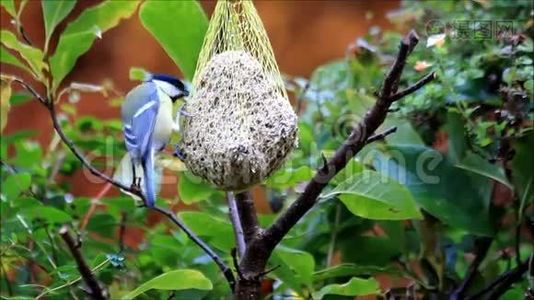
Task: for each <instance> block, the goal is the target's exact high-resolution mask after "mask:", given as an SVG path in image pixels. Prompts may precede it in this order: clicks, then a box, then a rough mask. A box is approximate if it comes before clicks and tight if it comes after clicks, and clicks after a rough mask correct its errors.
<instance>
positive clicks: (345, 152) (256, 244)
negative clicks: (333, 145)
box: [235, 31, 435, 299]
mask: <svg viewBox="0 0 534 300" xmlns="http://www.w3.org/2000/svg"><path fill="white" fill-rule="evenodd" d="M418 41H419V37H418V36H417V34H416V33H415V31H411V32H410V33H408V34H407V35H406V36H405V37H404V38H403V39H402V41H401V43H400V48H399V52H398V54H397V57H396V59H395V61H394V63H393V66H392V67H391V69H390V70H389V72H388V73H387V75H386V78H385V79H384V83H383V84H382V88H381V90H380V92H379V93H378V95H377V96H378V99H377V101H376V103H375V104H374V106H373V107H372V108H371V109H370V110H369V111H368V112H367V113H366V114H365V116H364V117H363V119H362V120H361V121H360V122H359V123H358V125H357V126H356V127H355V128H354V129H353V131H352V133H351V134H350V135H349V137H348V138H347V139H346V140H345V142H344V143H343V144H342V145H341V146H340V147H339V148H338V149H337V151H336V152H335V153H334V156H333V157H332V158H331V160H330V161H325V164H324V165H323V166H322V167H320V168H319V169H318V170H317V173H316V174H315V176H314V177H313V178H312V180H310V182H309V183H308V184H307V185H306V187H305V188H304V191H303V193H302V194H300V196H299V197H298V198H297V199H296V200H295V201H294V202H293V203H292V204H291V205H290V206H289V208H288V209H287V210H286V211H285V212H284V213H282V214H281V215H280V216H279V217H278V219H277V220H276V221H275V222H274V223H273V224H272V225H271V226H270V227H269V228H267V229H266V230H264V231H259V232H258V233H257V235H256V237H255V238H252V239H249V241H248V242H247V249H246V251H245V255H244V256H243V257H242V259H241V262H240V270H241V272H242V273H243V276H244V278H243V279H240V280H239V282H238V285H237V287H236V293H235V294H236V299H257V297H259V284H260V282H259V276H260V275H261V274H262V272H263V270H264V269H265V266H266V264H267V260H268V259H269V257H270V255H271V253H272V251H273V250H274V248H275V247H276V245H278V243H280V241H281V240H282V239H283V237H284V236H285V235H286V234H287V233H288V232H289V230H291V228H293V226H295V225H296V224H297V222H298V221H299V220H300V219H301V218H302V217H303V216H304V215H305V214H306V213H307V212H308V211H309V210H310V209H311V208H312V207H313V206H314V205H315V203H316V202H317V199H318V197H319V195H320V194H321V192H322V190H323V188H324V187H326V186H327V185H328V182H329V181H330V180H331V179H332V178H333V177H334V176H335V175H336V174H337V173H338V172H339V171H341V170H342V169H343V168H344V167H345V166H346V165H347V163H348V162H349V161H350V160H351V159H352V158H353V157H354V156H355V155H356V154H357V153H358V152H359V151H360V150H361V149H362V148H363V147H364V146H365V145H367V144H368V140H369V139H370V138H371V141H373V140H377V139H380V138H383V136H385V134H388V133H387V131H386V132H385V133H384V134H382V135H380V134H379V135H376V136H373V133H374V132H375V131H376V129H377V128H378V127H379V126H380V125H381V124H382V123H383V122H384V120H385V118H386V115H387V113H388V110H389V108H390V106H391V104H392V103H393V101H392V100H391V99H392V98H391V97H392V96H393V95H395V94H396V93H397V90H398V85H399V82H400V78H401V74H402V71H403V69H404V66H405V64H406V59H407V58H408V55H409V54H410V53H411V52H412V51H413V49H414V47H415V46H416V45H417V43H418ZM426 78H428V79H426V80H424V81H422V82H419V83H417V84H415V85H414V86H411V87H409V88H407V89H406V90H407V91H409V92H410V93H411V92H414V91H416V90H417V89H420V88H422V87H423V86H424V85H425V84H427V83H428V82H430V81H431V80H432V79H434V78H435V76H434V75H428V76H427V77H426ZM406 94H408V92H404V94H402V95H406ZM391 130H393V129H390V130H388V131H391ZM238 204H239V201H238ZM238 207H239V206H238ZM240 215H241V219H242V224H248V223H249V221H247V220H245V221H243V218H244V214H241V211H240ZM243 227H244V230H245V235H246V228H245V226H243ZM255 297H256V298H255Z"/></svg>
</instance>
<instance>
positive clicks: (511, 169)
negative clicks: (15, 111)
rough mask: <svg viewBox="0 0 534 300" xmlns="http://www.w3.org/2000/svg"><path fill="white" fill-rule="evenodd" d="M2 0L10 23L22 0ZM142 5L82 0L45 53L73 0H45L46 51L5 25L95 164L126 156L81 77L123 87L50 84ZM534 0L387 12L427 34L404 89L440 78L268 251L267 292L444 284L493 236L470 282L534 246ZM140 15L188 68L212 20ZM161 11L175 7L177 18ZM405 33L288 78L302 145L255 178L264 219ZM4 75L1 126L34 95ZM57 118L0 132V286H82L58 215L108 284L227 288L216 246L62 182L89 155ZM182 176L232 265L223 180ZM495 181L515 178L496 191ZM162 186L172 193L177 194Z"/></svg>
mask: <svg viewBox="0 0 534 300" xmlns="http://www.w3.org/2000/svg"><path fill="white" fill-rule="evenodd" d="M1 4H2V7H3V8H4V9H5V10H6V11H7V12H8V13H9V14H10V15H11V16H12V17H13V18H14V19H15V21H16V23H17V24H19V22H20V15H21V14H22V13H23V9H24V5H25V1H13V0H2V2H1ZM138 4H139V3H138V2H137V1H104V2H103V3H101V4H98V5H96V6H93V7H91V8H88V9H87V10H85V11H84V12H83V13H82V14H81V15H80V16H79V17H78V18H77V19H75V20H74V21H72V22H71V23H69V24H68V25H67V27H66V29H65V31H64V32H62V33H60V37H59V42H58V45H57V47H53V48H55V49H56V51H55V52H54V53H53V54H52V53H49V50H48V48H49V47H48V41H49V40H50V36H52V34H53V31H54V29H55V28H56V26H57V25H58V24H59V23H60V22H61V21H62V20H63V19H64V18H65V17H66V16H67V15H68V14H69V12H70V10H71V9H72V8H73V7H74V5H75V1H54V3H53V4H52V3H48V2H43V13H44V25H43V27H44V28H45V33H46V41H47V43H46V46H45V47H44V49H38V48H36V47H33V46H30V45H27V44H25V43H24V42H23V41H22V40H21V39H20V37H18V36H20V34H19V32H14V31H10V30H8V29H3V30H2V35H1V42H2V46H1V47H2V48H1V51H2V52H1V57H0V58H1V62H2V63H3V64H9V65H13V66H15V67H17V68H19V69H20V71H21V72H25V73H27V74H29V75H32V76H33V78H34V80H35V81H36V82H39V83H42V84H43V85H44V86H45V87H47V94H48V95H52V96H55V97H57V98H58V99H57V101H59V100H61V99H63V100H62V102H61V104H60V110H61V114H60V118H61V124H62V126H63V128H64V130H65V132H66V133H67V134H68V136H69V137H70V138H71V139H72V140H73V141H74V142H75V144H76V145H77V146H78V147H79V148H80V149H82V150H83V151H84V152H85V153H87V154H88V155H90V156H91V157H96V158H98V159H94V160H93V163H94V164H95V166H96V167H98V168H100V169H106V170H108V171H109V170H110V169H114V168H116V167H117V166H116V163H115V162H118V161H120V158H121V157H122V156H123V155H124V153H125V149H124V146H123V145H122V142H121V141H122V137H121V124H120V121H119V120H118V118H117V119H114V120H100V119H98V118H94V117H89V116H81V115H79V114H78V112H77V107H76V105H77V103H78V101H79V100H80V97H83V96H82V95H81V94H83V93H86V92H98V93H103V94H106V95H108V97H109V105H110V106H117V104H120V103H121V96H122V95H118V94H116V93H115V92H114V91H113V88H112V86H110V85H109V84H107V83H103V84H102V85H99V86H94V87H91V86H87V85H81V84H79V83H71V84H69V85H66V87H64V88H63V89H60V88H62V86H61V82H62V81H63V79H64V78H65V77H66V75H67V74H68V73H69V72H71V71H72V69H73V68H74V67H75V63H76V60H77V59H78V58H79V57H80V56H81V55H83V54H84V53H85V52H86V51H88V50H89V49H90V47H91V45H92V43H93V41H94V40H95V39H96V38H97V37H100V35H101V34H103V33H105V31H106V30H108V29H111V28H112V27H114V26H117V25H119V22H120V20H121V19H123V18H127V17H130V16H132V14H133V13H134V12H135V10H136V9H137V8H138ZM531 10H532V7H531V4H530V3H529V2H528V1H491V2H490V1H482V0H480V1H429V2H415V1H407V2H405V3H404V4H403V6H402V7H401V8H400V9H398V10H397V11H394V12H391V13H390V14H389V16H390V18H391V20H392V21H393V22H394V23H395V24H396V25H397V26H399V30H400V31H402V30H406V29H408V28H415V29H416V30H417V31H418V32H419V33H420V36H421V43H420V45H419V46H418V47H417V48H416V49H415V51H414V53H413V54H412V55H411V56H410V59H409V62H408V65H407V66H406V70H405V74H404V76H403V81H402V82H401V83H400V85H401V87H402V86H407V85H409V84H410V83H414V82H416V81H417V80H418V79H419V78H420V77H422V75H424V74H426V73H428V72H430V71H435V72H436V73H437V75H438V79H437V80H435V81H434V82H432V83H430V84H429V85H427V86H426V87H425V88H423V89H421V90H419V91H418V92H416V93H415V94H412V95H410V96H408V97H406V98H404V99H402V100H401V101H398V102H397V103H395V104H394V107H393V111H392V112H391V113H390V114H389V116H388V119H387V120H386V122H385V125H384V126H383V128H382V130H385V129H387V128H389V127H390V126H397V127H398V129H397V132H396V133H394V134H393V135H390V136H388V137H387V138H386V140H385V141H382V142H378V143H374V144H370V145H368V146H366V148H365V149H364V150H363V151H362V152H361V153H359V154H358V156H357V157H356V158H354V159H353V160H352V161H351V162H350V163H349V165H348V166H347V168H346V169H345V170H343V171H342V172H340V173H339V174H338V175H337V176H336V177H335V178H334V180H332V182H330V184H329V185H328V187H327V188H326V189H325V190H324V192H323V194H322V196H321V199H320V201H319V203H318V204H317V205H316V207H315V208H314V209H313V210H312V211H311V212H310V213H308V214H307V215H306V217H305V218H304V219H303V220H302V221H301V222H300V223H299V224H298V225H297V226H296V227H295V228H294V229H293V230H292V231H291V232H290V233H289V234H288V235H287V236H286V237H285V239H284V240H283V241H282V244H281V245H280V246H279V247H278V248H277V249H276V250H275V252H274V253H273V255H272V257H271V260H270V262H269V265H270V266H271V267H277V268H276V269H274V271H273V272H271V273H269V274H268V278H269V279H268V280H266V284H267V285H268V284H270V292H269V293H271V294H272V295H273V296H280V295H287V296H289V295H294V296H296V295H301V296H302V297H313V298H314V299H322V298H324V299H338V298H339V299H340V298H343V297H345V298H347V299H350V298H352V297H354V296H357V295H367V294H378V293H382V292H384V291H380V288H379V284H378V281H377V279H376V275H378V274H387V275H388V276H390V277H392V278H404V279H406V280H408V282H415V283H416V284H417V287H418V288H419V289H420V291H421V292H422V293H424V294H428V295H430V294H438V295H442V294H446V293H448V292H450V291H451V290H452V289H453V288H454V287H455V286H456V285H457V284H458V283H459V282H460V281H461V280H462V278H463V277H464V276H465V273H466V270H467V268H468V265H469V263H470V260H469V259H468V256H469V255H468V254H470V253H472V252H473V251H474V241H475V239H476V238H477V237H480V236H490V237H492V238H493V243H492V246H491V248H490V251H489V253H490V254H489V255H488V256H487V257H486V259H485V260H484V264H483V265H482V267H481V268H480V270H479V272H478V273H477V274H476V275H475V279H476V280H475V283H474V284H473V286H472V287H471V289H470V292H471V291H475V290H479V289H480V288H481V287H483V286H485V285H486V284H487V283H489V282H491V281H492V280H493V279H495V278H496V277H497V276H498V275H499V274H501V273H503V272H504V271H506V270H508V269H510V268H511V266H512V265H513V263H512V258H513V257H515V256H517V255H519V254H520V255H521V257H522V258H523V259H525V258H526V256H527V255H528V254H530V253H532V252H533V247H532V235H530V236H529V235H528V234H521V235H519V236H520V237H521V239H520V241H519V242H518V243H517V237H518V236H516V235H515V234H514V232H515V231H516V230H515V229H516V227H517V226H521V224H524V223H525V222H526V223H528V222H530V223H532V220H533V218H534V216H533V208H532V202H533V198H534V192H533V187H532V186H533V185H534V183H533V174H534V172H533V170H534V162H533V161H532V154H531V153H532V149H533V147H534V132H533V130H532V120H533V107H534V104H533V94H532V93H533V80H532V78H533V77H534V76H533V75H534V74H533V73H534V71H533V66H532V54H533V52H534V51H533V41H532V33H533V26H534V25H533V23H532V20H531V19H530V17H529V16H530V14H531ZM134 17H137V16H134ZM138 17H139V18H140V19H141V21H142V23H143V25H144V26H145V27H146V29H147V30H148V31H149V32H150V33H151V34H152V35H153V36H154V38H155V39H157V40H158V41H159V42H160V43H161V44H162V46H163V48H164V49H165V50H166V52H167V53H168V54H169V56H170V57H171V58H172V60H173V61H174V62H175V63H176V64H177V65H178V67H180V69H181V70H182V71H183V73H184V74H185V75H186V77H187V78H192V75H193V72H194V71H193V70H194V67H195V64H196V58H197V56H198V51H199V49H200V46H201V44H202V38H203V35H204V32H205V30H206V28H207V18H206V16H205V14H204V12H203V11H202V9H201V7H200V5H198V4H197V3H196V2H179V1H170V2H169V3H166V4H163V3H161V2H157V1H145V2H144V3H142V4H141V6H140V8H139V15H138ZM165 20H169V21H167V23H168V22H174V21H177V22H180V24H181V26H182V27H183V30H175V28H174V27H173V26H168V24H167V23H166V22H165ZM460 20H464V21H465V20H468V21H476V20H489V21H491V22H493V23H492V24H494V25H495V24H497V22H498V21H502V20H512V21H513V29H514V32H504V33H503V34H502V35H497V34H496V31H495V30H493V34H492V36H491V37H487V36H481V35H480V32H479V31H477V30H476V29H477V28H478V27H476V26H478V25H476V22H473V26H475V27H473V28H472V31H471V33H472V34H473V35H472V37H471V38H467V39H460V37H459V36H458V30H457V28H455V27H454V24H457V22H458V21H460ZM429 24H433V25H432V26H429ZM19 25H20V24H19ZM437 25H440V26H437ZM441 25H443V26H441ZM447 25H451V26H447ZM16 27H17V28H20V26H16ZM494 29H495V28H494ZM484 37H485V38H484ZM103 38H105V34H104V37H103ZM400 38H401V35H400V34H398V33H394V32H389V31H382V30H381V29H380V28H377V27H373V28H372V29H371V30H370V32H369V34H368V35H366V36H365V37H362V38H360V39H358V40H356V41H355V42H354V43H353V44H352V45H350V46H349V47H348V48H347V53H346V56H345V57H343V58H340V59H339V60H337V61H334V62H331V63H328V64H325V65H323V66H319V67H318V68H317V69H316V71H315V72H314V73H313V75H312V76H311V78H309V79H306V78H292V77H289V76H288V77H287V87H288V90H290V91H291V92H293V94H294V95H295V103H296V107H298V110H299V113H300V124H299V128H300V146H299V148H298V149H297V150H296V151H294V153H293V154H292V156H291V158H290V159H289V160H288V162H287V163H286V165H285V166H284V167H283V168H282V169H281V170H279V171H278V172H277V173H275V174H274V175H272V176H271V177H270V178H269V179H268V180H267V181H266V182H265V184H264V187H265V190H266V191H267V194H268V195H269V204H270V206H271V209H272V211H273V213H272V214H265V215H260V216H259V217H260V222H261V223H262V225H264V226H267V225H269V224H270V223H271V222H272V221H273V219H274V218H275V217H276V214H277V213H279V211H280V210H281V209H283V207H285V206H287V205H288V204H289V203H291V202H292V201H293V200H294V199H295V198H296V197H297V196H298V194H299V193H300V192H301V189H302V186H303V184H304V183H305V182H306V181H308V180H309V179H311V177H312V176H313V174H314V172H315V171H313V170H314V169H315V168H316V167H318V166H320V165H321V163H322V159H321V155H322V154H324V155H325V156H326V157H329V156H330V155H332V153H333V152H334V151H335V150H336V149H337V147H339V146H340V144H341V143H342V142H343V140H344V139H345V137H347V136H348V134H349V133H350V131H351V129H352V128H353V126H355V124H356V123H357V122H358V121H359V120H360V119H361V117H362V116H363V115H364V114H365V112H366V111H367V109H368V108H369V107H371V106H372V104H373V103H374V101H375V95H374V94H375V92H376V91H377V90H378V88H379V87H380V85H381V81H382V80H383V78H384V72H385V71H386V70H387V68H388V66H389V65H390V64H391V62H392V58H393V57H394V55H395V53H396V47H397V45H398V42H399V40H400ZM134 65H135V64H134ZM131 73H132V78H134V79H137V80H139V79H142V78H144V76H145V75H144V74H145V71H144V70H143V69H141V68H133V69H132V72H131ZM13 80H14V78H13V76H12V75H9V74H2V105H1V108H2V115H1V116H2V124H4V122H5V121H8V118H9V114H8V113H9V109H10V107H12V106H16V105H24V103H26V102H27V101H30V100H31V97H30V96H29V95H28V94H26V93H21V92H18V91H17V92H13V93H12V90H11V86H12V85H13V86H14V82H13ZM62 96H64V98H61V97H62ZM59 98H61V99H59ZM65 98H68V99H65ZM5 99H9V101H6V100H5ZM3 127H4V125H2V129H3ZM51 132H52V129H43V131H42V132H35V131H18V132H14V133H11V134H9V135H7V134H2V136H1V137H2V139H1V142H0V147H1V148H0V150H1V151H0V159H1V161H2V168H1V172H2V173H1V184H2V189H1V199H0V211H1V229H0V233H1V240H0V255H1V259H2V265H1V280H0V287H1V291H2V294H1V295H2V298H5V299H11V298H13V297H15V296H17V297H18V298H17V299H25V298H28V299H30V298H34V297H36V296H39V295H41V296H45V297H46V299H65V298H76V297H77V298H83V291H82V290H81V289H79V287H80V285H81V283H80V281H79V274H78V273H77V270H76V265H75V263H74V261H73V259H72V258H71V254H70V253H69V252H68V249H67V248H66V247H65V245H64V244H63V241H62V240H61V238H60V237H59V235H58V234H57V231H58V228H59V227H60V226H61V225H64V224H67V225H68V226H69V227H70V228H71V230H72V231H73V232H75V233H76V234H77V235H78V236H79V237H80V239H81V240H82V248H81V249H82V252H83V254H84V256H85V257H86V259H87V260H88V262H89V265H90V267H91V268H92V269H93V270H94V272H95V274H96V275H97V278H98V279H99V280H100V281H101V282H102V283H103V284H105V285H106V286H107V287H108V288H109V291H110V293H111V297H112V298H113V299H119V298H121V297H126V298H130V297H137V298H139V299H166V298H167V297H169V296H170V295H173V297H175V299H224V298H226V297H227V295H228V294H229V293H230V290H229V288H228V285H227V284H226V282H225V280H224V278H223V276H222V275H221V274H220V273H219V270H218V269H217V267H216V266H215V264H213V262H212V261H211V260H210V259H209V257H207V256H206V255H205V254H204V253H203V252H202V251H201V250H200V249H199V248H198V247H197V246H196V245H194V244H193V243H192V242H191V241H190V240H189V239H188V238H187V236H186V235H185V234H184V233H183V232H181V231H179V230H178V229H177V228H174V227H172V226H171V225H170V224H167V223H166V222H158V223H156V224H152V223H150V224H148V223H147V221H146V219H147V213H146V210H144V209H140V208H137V207H136V205H135V203H134V201H133V200H132V199H131V198H130V197H128V196H120V197H102V198H100V199H97V200H95V199H89V198H86V197H77V196H73V195H72V194H70V193H69V191H70V189H71V187H72V186H71V182H70V180H69V179H70V178H71V177H72V176H73V175H74V174H75V173H77V172H80V169H81V164H80V162H79V161H78V160H77V159H76V158H75V157H74V156H73V155H72V153H71V152H70V151H69V150H68V149H67V148H66V147H65V146H64V145H63V144H62V143H61V141H60V140H59V138H58V137H57V136H54V135H53V134H52V135H53V138H52V141H51V143H50V145H46V146H44V147H43V146H41V145H39V144H38V143H36V142H35V138H36V136H37V135H38V134H48V133H51ZM110 162H111V163H110ZM172 164H174V169H172V170H173V171H174V172H178V171H177V170H181V169H180V168H181V167H180V166H178V167H177V166H176V164H179V163H177V162H174V163H172ZM169 168H171V167H169ZM177 176H179V178H180V180H179V183H178V184H177V186H176V189H177V194H178V196H179V199H180V201H181V202H183V203H184V204H186V205H194V209H193V210H194V211H182V212H180V213H179V216H180V217H181V218H182V219H183V220H184V222H185V223H186V224H187V225H188V226H189V227H191V229H193V231H195V232H196V233H197V234H198V235H199V236H200V237H202V238H204V239H205V240H206V241H207V242H208V243H209V244H210V245H211V246H212V247H214V248H215V249H216V251H217V252H218V253H219V254H220V255H221V256H222V257H223V258H224V259H225V260H226V261H227V262H228V263H229V264H230V263H231V257H230V250H231V248H232V247H234V237H233V232H232V227H231V224H230V222H229V219H228V217H227V214H228V209H227V207H226V202H225V197H224V193H222V192H221V191H217V190H215V189H213V188H211V187H209V186H207V185H206V184H205V183H203V182H201V181H200V180H199V179H198V178H196V177H194V176H192V175H191V174H189V173H187V172H184V171H179V172H178V173H177ZM497 184H499V185H501V190H502V189H504V190H510V191H511V193H502V192H501V193H499V192H498V191H497V190H498V188H496V185H497ZM99 186H102V187H103V188H106V187H105V185H104V184H100V183H99ZM95 201H96V202H95ZM158 201H159V204H160V205H162V206H164V207H165V206H167V207H169V206H171V205H174V203H175V201H176V199H159V200H158ZM95 205H96V206H98V208H99V209H97V210H96V212H95V211H94V208H95ZM123 216H126V218H124V217H123ZM87 218H88V219H87ZM121 226H125V227H126V228H128V231H131V232H128V233H127V235H132V236H135V239H136V240H137V242H136V245H135V246H126V247H123V243H122V242H123V241H122V240H121V237H120V236H119V232H120V227H121ZM522 228H525V227H522ZM526 230H528V229H526ZM530 230H531V229H530ZM523 231H524V230H523ZM515 250H519V252H520V253H515ZM527 286H528V283H527V281H526V280H524V281H522V282H519V283H517V284H515V285H514V286H513V288H512V289H510V290H509V291H508V292H507V293H506V294H505V296H504V299H518V297H519V298H521V296H522V295H523V294H524V291H525V290H526V288H527ZM402 293H405V291H402Z"/></svg>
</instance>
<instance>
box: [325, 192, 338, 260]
mask: <svg viewBox="0 0 534 300" xmlns="http://www.w3.org/2000/svg"><path fill="white" fill-rule="evenodd" d="M335 206H336V207H335V210H336V216H335V217H334V226H332V229H331V230H330V231H331V233H330V243H329V247H328V254H327V255H326V267H327V268H328V267H331V266H332V259H333V258H334V251H335V250H336V239H337V233H338V230H339V221H340V218H341V204H340V203H338V202H336V204H335Z"/></svg>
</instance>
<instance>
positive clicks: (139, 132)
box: [123, 84, 159, 160]
mask: <svg viewBox="0 0 534 300" xmlns="http://www.w3.org/2000/svg"><path fill="white" fill-rule="evenodd" d="M134 92H135V94H134V95H128V96H127V99H126V101H131V103H130V105H129V110H130V111H129V112H127V113H128V114H127V116H126V117H125V112H124V111H123V122H124V139H125V142H126V148H127V149H128V152H129V153H130V156H131V157H132V158H133V159H136V160H139V159H142V158H143V157H145V156H146V155H147V154H148V153H149V151H150V148H151V147H152V135H153V133H154V126H155V124H156V116H157V114H158V110H159V101H158V98H157V97H158V94H157V88H156V86H155V85H153V84H144V85H142V86H141V87H139V88H137V89H136V90H134Z"/></svg>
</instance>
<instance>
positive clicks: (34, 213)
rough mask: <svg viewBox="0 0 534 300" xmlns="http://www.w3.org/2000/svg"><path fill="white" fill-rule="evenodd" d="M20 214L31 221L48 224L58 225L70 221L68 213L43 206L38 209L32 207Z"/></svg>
mask: <svg viewBox="0 0 534 300" xmlns="http://www.w3.org/2000/svg"><path fill="white" fill-rule="evenodd" d="M21 213H22V214H23V215H25V216H28V217H29V218H31V219H41V220H45V221H46V222H49V223H57V224H60V223H65V222H69V221H71V220H72V217H71V216H70V215H69V214H68V213H66V212H64V211H62V210H59V209H57V208H55V207H52V206H43V207H39V209H35V208H34V207H32V208H28V209H25V210H23V211H22V212H21Z"/></svg>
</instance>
